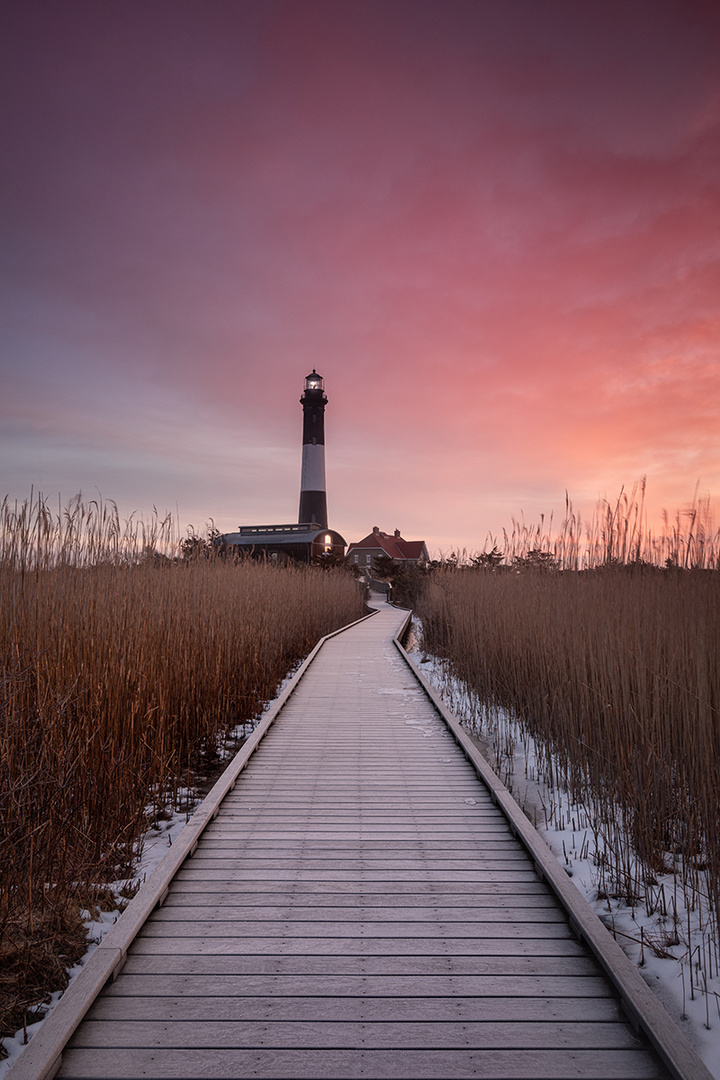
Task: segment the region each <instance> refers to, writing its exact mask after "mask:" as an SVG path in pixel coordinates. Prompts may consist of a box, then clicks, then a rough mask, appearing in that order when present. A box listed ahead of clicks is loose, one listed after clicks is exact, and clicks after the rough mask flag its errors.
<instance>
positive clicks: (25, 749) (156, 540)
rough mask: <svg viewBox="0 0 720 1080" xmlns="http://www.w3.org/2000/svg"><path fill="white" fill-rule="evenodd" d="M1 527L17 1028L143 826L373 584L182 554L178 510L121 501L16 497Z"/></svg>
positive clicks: (6, 986)
mask: <svg viewBox="0 0 720 1080" xmlns="http://www.w3.org/2000/svg"><path fill="white" fill-rule="evenodd" d="M0 530H1V534H0V535H1V539H0V544H1V546H0V850H1V851H2V877H1V879H0V880H1V884H0V972H1V974H0V1015H1V1023H2V1028H1V1030H0V1034H2V1035H8V1034H12V1033H13V1032H14V1031H15V1030H17V1029H18V1028H19V1027H21V1026H22V1025H23V1023H25V1022H29V1021H30V1020H31V1019H33V1014H32V1010H33V1008H34V1007H35V1006H37V1005H38V1004H39V1003H40V1002H42V1000H43V998H44V997H45V996H46V994H47V993H48V992H49V991H50V990H56V989H60V988H62V987H63V986H64V984H65V980H66V976H65V971H66V969H67V968H68V967H70V966H71V965H72V963H73V962H75V961H76V960H77V959H78V958H79V957H80V956H81V955H82V954H83V953H84V951H85V950H86V948H87V940H86V930H85V927H84V925H83V922H82V918H81V911H82V910H83V909H84V910H89V911H92V910H93V908H96V907H97V906H98V905H100V906H102V905H103V904H108V905H109V906H110V907H111V908H113V907H115V905H116V902H117V896H116V894H114V893H112V892H111V890H110V889H109V885H110V884H111V883H117V882H118V881H122V880H123V879H129V881H130V882H132V876H133V865H134V862H135V859H136V856H137V853H138V844H139V842H140V840H141V837H142V835H143V834H144V833H145V832H146V830H147V829H148V828H149V827H150V826H151V825H152V824H153V822H154V821H156V820H157V819H158V818H162V816H163V815H164V814H166V813H167V812H168V808H172V807H173V806H176V805H177V803H178V800H179V799H182V798H186V797H187V795H186V793H187V789H188V787H191V786H192V783H193V781H194V779H195V778H196V777H197V776H198V775H202V774H203V772H206V771H207V770H209V769H212V767H213V765H214V764H215V763H216V762H217V748H218V745H219V742H220V741H221V740H222V738H223V737H224V736H225V735H226V734H227V733H228V732H229V731H231V730H233V729H235V728H236V727H237V726H238V725H243V724H246V725H250V726H251V725H252V721H253V719H254V718H255V717H256V716H257V715H258V713H259V711H260V710H261V709H262V706H263V703H264V702H266V701H267V700H269V699H271V698H272V697H273V696H274V695H275V692H276V688H277V686H278V684H279V683H280V682H281V680H282V679H283V678H284V676H285V675H286V674H287V672H288V671H289V670H291V669H292V668H293V666H294V665H296V664H297V662H298V661H299V660H300V659H301V658H302V657H304V656H305V655H306V654H307V653H308V652H309V651H310V650H311V649H312V647H313V646H314V645H315V643H316V642H317V640H318V639H319V638H320V637H321V636H322V635H324V634H326V633H328V632H330V631H331V630H334V629H337V628H338V627H340V626H342V625H344V624H346V623H348V622H351V621H352V620H353V619H355V618H358V617H359V616H360V615H361V614H362V613H363V597H362V593H361V591H360V590H359V589H358V586H357V584H356V582H355V581H354V579H353V578H352V577H351V576H350V575H348V574H346V573H343V572H341V571H340V572H337V571H324V570H320V569H317V568H314V567H304V566H299V565H289V566H280V567H275V566H272V565H267V564H263V563H260V562H250V561H245V562H233V561H229V560H223V559H215V558H205V557H195V558H191V559H182V558H179V557H178V540H177V537H176V536H174V534H173V523H172V521H171V520H170V519H169V518H168V519H165V520H160V519H159V518H158V517H155V518H154V519H153V520H152V521H151V522H149V523H143V522H139V521H134V520H131V521H129V522H125V523H122V522H121V521H120V519H119V516H118V513H117V510H116V508H115V507H114V505H113V504H112V503H106V504H103V503H101V502H99V501H97V502H91V503H84V502H83V501H82V500H81V499H79V498H78V499H75V500H74V501H73V502H72V503H71V504H70V505H69V506H68V507H66V508H64V509H62V508H61V509H58V510H56V511H52V510H51V509H50V507H49V506H48V504H47V503H46V502H45V501H44V500H43V499H42V498H40V499H37V498H36V499H33V500H32V501H28V502H26V503H24V504H22V505H20V506H17V505H11V504H10V503H9V502H7V501H6V502H5V503H4V504H3V505H2V509H1V511H0ZM200 550H201V551H202V548H200ZM126 892H127V895H128V897H129V896H131V895H132V892H133V886H132V884H129V886H128V888H127V890H126Z"/></svg>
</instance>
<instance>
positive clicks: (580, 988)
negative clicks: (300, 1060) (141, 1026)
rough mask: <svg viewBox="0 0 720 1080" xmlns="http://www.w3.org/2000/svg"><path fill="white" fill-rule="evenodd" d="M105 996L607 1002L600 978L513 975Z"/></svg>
mask: <svg viewBox="0 0 720 1080" xmlns="http://www.w3.org/2000/svg"><path fill="white" fill-rule="evenodd" d="M105 993H106V995H107V996H108V997H127V996H130V997H132V996H134V995H135V994H139V995H140V996H141V997H148V996H159V997H167V996H170V995H172V996H174V997H176V996H182V995H185V994H188V995H190V996H191V997H199V996H202V997H238V996H240V995H249V996H262V997H273V996H275V995H280V996H282V997H286V996H287V995H292V996H294V997H307V996H311V997H314V996H317V995H326V994H333V995H335V996H337V997H386V998H393V997H403V998H404V997H434V996H438V995H439V996H441V997H445V996H452V995H453V994H457V995H459V996H462V997H469V996H472V997H475V998H482V997H508V996H514V997H540V998H544V997H567V996H568V995H572V994H577V995H579V996H581V997H582V996H585V997H587V996H589V995H593V996H596V997H610V996H612V990H611V988H610V985H609V983H608V982H607V980H606V979H605V978H604V977H603V976H599V975H595V976H567V977H566V976H551V975H547V976H545V975H544V976H532V975H528V976H523V977H519V976H515V975H478V976H474V975H432V976H422V975H415V974H412V975H407V976H403V975H362V976H353V975H347V976H335V975H319V976H314V975H283V976H273V975H218V974H213V975H133V974H131V973H129V972H128V973H127V974H125V973H123V974H122V976H121V977H120V978H118V979H116V980H115V982H114V983H113V984H112V985H111V986H109V987H108V988H107V990H106V991H105Z"/></svg>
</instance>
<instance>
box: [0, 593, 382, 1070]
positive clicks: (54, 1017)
mask: <svg viewBox="0 0 720 1080" xmlns="http://www.w3.org/2000/svg"><path fill="white" fill-rule="evenodd" d="M376 614H377V612H376V611H371V612H370V613H369V614H368V615H363V616H362V618H360V619H356V620H355V622H352V623H348V624H347V625H346V626H341V627H340V628H339V629H338V630H333V631H332V633H330V634H326V635H325V636H324V637H322V638H320V640H319V641H318V643H317V645H316V646H315V648H314V649H313V650H312V652H310V653H309V654H308V656H307V657H306V658H305V660H304V661H303V662H302V664H301V665H300V667H299V668H298V670H297V671H296V672H295V674H294V675H293V677H292V678H291V679H290V681H289V682H288V684H287V686H286V687H285V689H284V690H283V691H282V693H281V694H279V695H278V697H277V698H276V699H275V701H274V702H273V704H272V706H271V707H270V709H269V710H268V712H267V713H266V715H265V716H264V717H263V719H262V721H261V723H260V724H258V726H257V727H256V728H255V730H254V731H253V733H252V735H250V736H249V737H248V738H247V739H246V740H245V742H244V743H243V746H242V747H241V749H240V750H239V751H238V753H237V754H236V755H235V757H234V758H233V759H232V761H231V762H230V764H229V765H228V767H227V769H225V771H224V772H223V773H222V775H221V776H220V777H219V778H218V780H217V782H216V783H215V785H214V786H213V787H212V788H211V789H210V791H209V792H208V794H207V795H206V796H205V798H204V799H203V801H202V802H201V803H200V805H199V806H198V808H197V810H195V812H194V813H193V815H192V817H191V818H190V819H189V821H188V822H187V824H186V825H185V827H184V829H182V831H181V832H180V835H179V836H178V838H177V840H175V842H174V843H173V845H172V847H171V848H170V850H169V851H168V852H167V854H166V855H164V856H163V858H162V859H161V860H160V862H159V863H158V864H157V866H156V867H155V869H154V870H153V872H152V873H151V875H150V877H149V878H148V879H147V881H146V882H145V883H144V884H143V885H142V886H141V887H140V889H139V890H138V892H137V894H136V896H135V897H134V898H133V899H132V900H131V901H130V903H129V904H128V906H127V907H126V909H125V911H124V912H123V913H122V915H121V916H120V918H119V919H118V921H117V922H116V923H115V925H114V926H113V928H112V930H110V931H109V933H108V934H107V935H106V937H105V938H104V939H103V941H102V942H101V944H100V945H98V946H97V948H96V949H95V950H94V952H93V953H92V954H91V956H90V957H89V959H88V961H87V963H85V964H84V965H83V969H82V971H81V972H80V973H79V975H78V976H77V977H76V978H75V979H73V981H72V982H71V983H70V986H69V987H68V988H67V990H66V991H65V992H64V994H63V995H62V997H61V998H60V1000H59V1001H58V1003H57V1004H56V1005H55V1006H54V1007H53V1009H52V1010H51V1011H50V1012H49V1013H48V1015H47V1017H46V1018H45V1019H44V1020H43V1023H42V1025H41V1027H40V1028H39V1029H38V1031H37V1032H36V1033H35V1034H34V1035H33V1037H32V1038H31V1040H30V1042H29V1043H28V1045H27V1046H26V1047H25V1048H24V1050H23V1051H22V1053H21V1054H20V1056H19V1057H18V1059H17V1061H15V1062H13V1064H12V1065H11V1066H10V1068H9V1069H8V1071H7V1074H6V1080H51V1078H52V1077H53V1076H55V1074H56V1073H57V1072H58V1070H59V1068H60V1065H61V1064H62V1053H63V1050H64V1048H65V1046H66V1045H67V1043H68V1042H69V1040H70V1039H71V1038H72V1036H73V1034H74V1033H75V1030H76V1028H77V1027H78V1025H79V1024H80V1023H81V1021H82V1020H83V1018H84V1017H85V1014H86V1013H87V1011H88V1010H89V1008H90V1006H91V1005H92V1004H93V1002H94V1001H95V999H96V997H97V996H98V994H100V993H101V992H102V990H103V989H104V988H105V987H106V986H107V984H108V983H110V982H112V981H113V980H114V979H115V978H116V976H117V975H118V973H119V972H120V969H121V968H122V966H123V964H124V963H125V958H126V956H127V951H128V949H129V948H130V946H131V945H132V943H133V941H134V940H135V938H136V937H137V935H138V934H139V933H140V931H141V930H142V928H143V926H144V924H145V923H146V922H147V920H148V919H149V917H150V916H151V915H152V913H153V911H155V909H156V908H158V907H160V905H161V904H162V903H163V901H164V900H165V898H166V896H167V894H168V889H169V885H170V882H171V881H172V879H173V878H174V877H175V874H176V873H177V871H178V870H179V869H180V867H181V866H182V864H183V863H184V862H185V860H186V859H188V858H189V857H190V856H191V855H192V854H193V853H194V851H195V849H196V848H197V845H198V840H199V839H200V835H201V834H202V832H203V830H204V829H205V828H206V827H207V826H208V825H209V824H210V823H211V822H212V821H213V820H214V818H215V817H216V816H217V813H218V811H219V809H220V804H221V803H222V801H223V799H224V798H225V796H226V795H227V794H229V792H231V791H232V790H233V788H234V787H235V784H236V783H237V779H238V777H239V775H240V773H241V772H242V771H243V769H244V768H245V767H246V765H247V763H248V761H249V760H250V758H251V757H252V755H253V753H254V751H255V750H256V749H257V747H258V744H259V743H260V742H261V741H262V739H263V737H264V736H265V735H266V734H267V732H268V730H269V728H270V727H271V725H272V724H273V723H274V721H275V720H276V719H277V717H278V715H279V714H280V712H281V711H282V709H283V708H284V706H285V705H286V704H287V702H288V700H289V698H290V697H291V696H292V694H293V693H294V691H295V690H296V689H297V686H298V684H299V682H300V680H301V679H302V677H303V675H304V674H305V673H306V671H307V670H308V668H309V667H310V665H311V664H312V662H313V660H314V659H315V657H316V656H317V654H318V652H319V651H320V649H321V648H322V647H323V645H324V644H325V642H326V641H329V640H330V639H331V638H334V637H337V635H338V634H342V633H343V632H344V631H345V630H349V629H350V627H351V626H357V625H358V624H359V623H362V622H365V621H366V620H367V619H371V618H372V617H373V616H374V615H376Z"/></svg>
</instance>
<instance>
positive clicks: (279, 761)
mask: <svg viewBox="0 0 720 1080" xmlns="http://www.w3.org/2000/svg"><path fill="white" fill-rule="evenodd" d="M404 615H405V613H402V612H398V611H396V610H394V609H392V608H390V607H388V606H387V605H384V604H383V605H379V610H378V612H377V614H375V615H374V616H372V617H371V618H369V619H366V620H365V621H363V622H360V623H359V624H356V625H354V626H353V627H351V628H349V629H348V630H346V631H343V632H342V633H340V634H339V635H337V636H334V637H332V638H330V639H328V640H326V642H325V643H324V645H323V647H322V648H321V649H320V650H319V651H318V653H317V655H316V657H315V658H314V660H313V662H312V663H311V664H310V665H309V667H308V668H307V670H306V672H305V674H304V676H303V677H302V679H301V680H300V682H299V683H298V685H297V688H296V689H295V690H294V692H293V694H292V696H291V697H290V698H289V699H288V701H287V703H286V704H285V705H284V707H283V708H282V710H281V712H280V713H279V715H278V718H277V720H276V721H275V723H274V724H272V726H271V727H269V729H268V731H267V734H265V736H264V737H263V738H262V740H261V741H259V743H258V746H257V749H256V750H255V752H254V753H253V754H252V756H251V757H249V760H248V763H247V766H246V768H245V769H244V771H243V772H242V773H241V774H240V775H239V778H238V779H237V784H236V786H235V787H234V789H233V790H232V791H231V792H230V793H229V794H227V796H226V797H225V798H224V799H223V801H222V803H221V804H220V808H219V813H218V815H217V817H216V818H215V819H214V820H212V821H210V823H209V824H207V827H205V828H204V829H203V831H202V834H201V836H200V837H199V844H198V846H197V850H196V851H195V853H194V854H193V855H192V857H191V858H187V859H185V861H184V862H182V864H181V865H180V866H179V868H178V869H177V870H176V872H174V876H173V878H172V880H171V881H170V882H169V890H168V892H167V896H166V898H165V899H164V903H163V904H162V906H160V907H157V908H156V910H154V911H153V912H152V914H151V915H150V917H149V918H147V920H144V921H143V923H142V926H141V928H140V929H139V932H138V933H137V934H136V936H135V937H134V940H133V942H132V944H131V945H130V946H129V948H128V950H127V959H126V962H125V963H124V966H122V968H121V970H120V972H119V974H118V976H117V977H116V978H115V980H114V981H112V982H110V983H109V984H108V985H107V986H106V987H105V989H104V990H103V991H102V992H100V993H99V994H98V996H97V997H96V998H95V1001H94V1004H91V1005H90V1007H89V1009H88V1010H87V1012H86V1014H85V1018H84V1020H82V1021H81V1022H80V1023H79V1024H78V1025H77V1026H76V1028H75V1032H74V1034H73V1035H72V1037H71V1038H70V1041H69V1042H68V1043H67V1045H66V1046H65V1047H64V1049H63V1050H62V1060H61V1064H60V1070H59V1073H58V1075H59V1076H60V1077H63V1078H65V1080H71V1078H73V1080H81V1078H90V1077H97V1078H100V1077H102V1078H105V1080H110V1078H116V1080H121V1078H122V1080H130V1078H137V1077H148V1078H155V1080H159V1078H165V1077H173V1078H181V1080H182V1078H184V1080H192V1078H223V1077H227V1078H237V1080H239V1078H244V1077H275V1078H300V1077H304V1078H321V1077H335V1078H354V1077H368V1078H373V1077H375V1078H378V1080H379V1078H421V1077H427V1078H440V1077H458V1078H469V1077H486V1078H487V1077H497V1078H500V1077H515V1078H517V1080H520V1078H541V1077H543V1078H561V1077H582V1078H597V1080H600V1078H609V1077H616V1078H625V1080H632V1078H650V1077H656V1078H660V1077H667V1076H670V1075H674V1076H676V1077H677V1076H686V1077H690V1076H692V1077H696V1078H702V1077H707V1076H709V1074H707V1073H706V1072H705V1070H704V1068H703V1067H702V1065H700V1063H699V1062H696V1061H694V1060H693V1058H692V1055H690V1057H687V1056H686V1057H685V1058H684V1059H682V1060H683V1061H684V1062H685V1064H682V1065H681V1067H680V1068H679V1069H678V1068H673V1067H672V1066H671V1067H670V1071H668V1068H666V1065H665V1064H664V1063H663V1062H662V1061H661V1059H660V1057H659V1056H658V1055H657V1054H656V1052H655V1051H654V1050H653V1049H652V1048H651V1046H650V1043H649V1042H648V1040H647V1039H646V1038H645V1036H644V1035H643V1034H642V1033H638V1032H637V1031H636V1030H635V1029H634V1028H633V1026H631V1024H630V1023H629V1022H628V1020H627V1019H626V1016H625V1013H624V1012H623V1009H622V1008H621V1004H620V994H619V993H618V991H617V990H616V989H615V988H614V986H613V985H612V983H611V981H610V980H609V979H608V977H607V976H606V974H605V973H604V971H603V970H602V967H601V965H600V964H599V963H598V961H597V960H596V958H595V956H594V955H593V954H592V952H591V950H590V949H589V948H588V947H587V945H586V944H584V943H582V942H581V940H579V939H578V936H577V929H578V925H582V920H583V918H584V916H583V915H582V913H580V914H578V912H577V911H575V912H574V913H573V912H571V913H570V916H569V915H568V912H567V911H566V910H565V909H564V908H563V906H561V904H560V903H559V902H558V899H557V897H556V895H555V893H554V892H553V891H552V890H551V889H550V888H549V887H548V886H547V884H545V883H544V882H543V880H541V876H540V875H539V874H538V872H537V866H538V865H540V863H539V862H538V858H540V857H536V856H534V855H533V854H532V853H529V852H528V850H527V849H526V847H525V846H523V844H521V843H520V841H519V840H518V839H516V838H515V836H514V835H513V831H517V830H516V829H515V826H514V825H513V823H512V821H511V822H508V820H507V818H506V816H505V815H504V814H503V813H502V812H501V809H499V807H498V805H497V804H496V803H497V801H498V792H497V791H495V792H494V793H493V792H491V791H490V790H488V788H487V786H486V785H485V784H484V783H483V782H482V781H481V779H479V777H478V774H477V771H476V769H475V768H474V767H473V765H472V764H471V763H470V762H469V761H468V760H466V755H465V754H464V752H463V748H462V744H461V745H458V744H457V743H456V741H455V738H454V736H453V734H452V730H451V729H450V728H448V726H447V725H446V723H445V722H444V721H443V719H442V718H441V716H440V715H439V714H438V711H437V709H436V708H435V707H434V705H433V703H432V701H431V700H430V698H429V697H428V695H427V693H426V692H425V690H424V689H423V688H422V686H421V685H420V683H419V682H418V681H417V678H416V676H415V675H414V674H413V671H412V669H411V668H410V666H409V665H408V664H407V662H406V661H405V660H404V658H403V656H402V655H401V652H400V650H399V649H398V648H397V647H396V645H395V643H394V640H393V639H394V636H395V635H396V633H397V632H398V630H399V628H400V626H401V624H402V621H403V618H404ZM500 801H501V802H502V799H500ZM523 820H524V819H523ZM528 827H529V825H528ZM548 854H549V853H548ZM541 861H542V859H540V862H541ZM560 873H561V872H560ZM561 876H562V874H561ZM568 886H569V887H570V888H571V887H572V886H571V885H570V883H568ZM583 903H584V902H583ZM131 908H132V905H131ZM587 910H588V912H589V909H587ZM129 911H130V909H128V912H129ZM126 914H128V913H126ZM590 914H591V913H590ZM591 917H592V919H595V916H594V915H592V914H591ZM124 918H125V916H123V919H124ZM571 920H572V926H571ZM122 921H123V920H121V921H120V923H118V927H117V928H116V929H120V925H121V923H122ZM598 927H599V930H600V931H601V933H602V934H604V935H606V936H607V938H608V940H609V941H610V942H611V944H612V946H613V948H615V946H614V943H612V941H611V939H610V937H609V935H608V934H607V932H606V931H605V930H604V928H602V927H601V926H600V924H599V923H598ZM574 931H575V932H574ZM581 936H584V934H583V935H581ZM623 959H624V957H623ZM621 982H622V980H621ZM623 996H625V998H626V1001H627V999H628V997H629V994H624V995H623ZM630 1004H632V1002H630ZM61 1006H62V1003H61ZM61 1006H59V1008H60V1007H61ZM640 1011H642V1010H640ZM663 1015H664V1014H663ZM667 1023H668V1025H669V1028H672V1024H671V1022H670V1021H669V1020H668V1021H667ZM666 1034H667V1033H666ZM678 1039H680V1041H681V1043H682V1041H683V1040H682V1036H680V1035H679V1033H678ZM33 1041H34V1040H33ZM32 1049H33V1046H32V1044H31V1046H30V1047H29V1048H28V1052H29V1051H31V1050H32ZM683 1052H685V1051H683ZM51 1057H52V1055H51ZM38 1060H39V1058H38ZM688 1062H689V1064H688ZM29 1065H30V1058H28V1066H29ZM21 1066H22V1058H21V1059H20V1061H19V1062H18V1065H17V1066H16V1068H17V1069H18V1074H19V1073H20V1068H21ZM54 1068H55V1069H56V1068H57V1057H56V1060H55V1064H54ZM11 1075H12V1074H11ZM46 1075H47V1073H46ZM38 1080H39V1075H38Z"/></svg>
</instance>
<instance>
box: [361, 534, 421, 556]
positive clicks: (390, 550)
mask: <svg viewBox="0 0 720 1080" xmlns="http://www.w3.org/2000/svg"><path fill="white" fill-rule="evenodd" d="M355 548H372V549H375V550H376V551H377V550H378V549H380V550H381V551H383V552H384V553H385V554H386V555H388V556H389V557H390V558H391V559H414V560H417V559H423V558H424V559H427V557H428V554H427V548H426V547H425V541H424V540H404V539H403V538H402V536H400V533H399V532H398V531H397V530H396V531H395V535H394V536H390V534H389V533H384V532H381V531H380V529H374V530H373V531H372V532H371V533H370V535H369V536H366V537H364V538H363V539H362V540H358V542H357V543H356V544H350V546H349V548H348V555H349V554H350V552H351V551H353V550H354V549H355Z"/></svg>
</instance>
